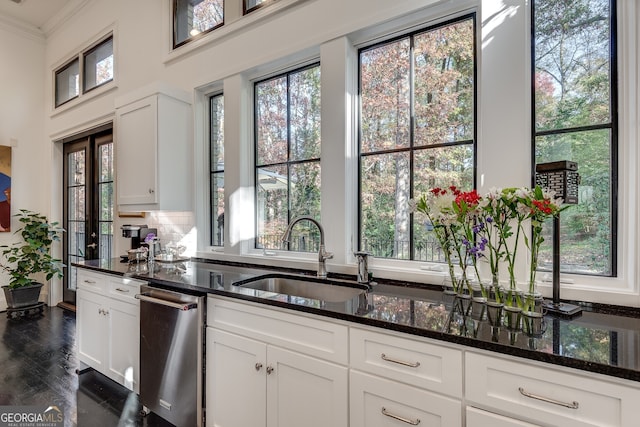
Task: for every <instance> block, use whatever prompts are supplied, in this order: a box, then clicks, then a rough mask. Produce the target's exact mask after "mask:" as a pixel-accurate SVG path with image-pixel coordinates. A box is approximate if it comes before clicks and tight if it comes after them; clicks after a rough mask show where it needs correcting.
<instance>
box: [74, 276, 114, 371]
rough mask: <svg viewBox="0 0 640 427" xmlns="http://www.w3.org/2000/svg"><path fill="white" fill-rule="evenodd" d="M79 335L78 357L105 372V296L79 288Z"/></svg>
mask: <svg viewBox="0 0 640 427" xmlns="http://www.w3.org/2000/svg"><path fill="white" fill-rule="evenodd" d="M77 296H78V301H77V304H78V305H77V307H78V308H77V310H78V311H77V332H76V333H77V336H78V359H79V360H80V361H81V362H84V363H86V364H87V365H89V366H91V367H92V368H94V369H95V370H97V371H100V372H104V370H105V365H106V360H105V358H106V353H107V343H108V337H107V328H106V324H107V323H106V322H105V313H106V307H105V305H104V303H105V300H106V299H105V298H104V297H101V296H100V295H97V294H94V293H93V292H89V291H86V290H84V289H78V295H77Z"/></svg>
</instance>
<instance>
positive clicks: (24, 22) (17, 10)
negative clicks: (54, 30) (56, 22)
mask: <svg viewBox="0 0 640 427" xmlns="http://www.w3.org/2000/svg"><path fill="white" fill-rule="evenodd" d="M69 3H74V1H73V0H22V2H21V3H20V4H17V3H15V2H14V1H13V0H0V18H2V20H3V21H5V22H10V23H14V24H16V25H19V26H23V27H27V28H31V29H38V30H41V31H43V32H46V28H47V24H49V25H51V24H50V22H49V21H51V20H52V19H54V18H55V19H60V17H59V14H60V12H61V11H63V10H65V9H66V8H65V6H68V5H69Z"/></svg>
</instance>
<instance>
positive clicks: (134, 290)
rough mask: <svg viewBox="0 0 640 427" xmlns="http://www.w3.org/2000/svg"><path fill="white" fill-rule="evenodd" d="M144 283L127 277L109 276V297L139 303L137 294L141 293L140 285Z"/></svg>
mask: <svg viewBox="0 0 640 427" xmlns="http://www.w3.org/2000/svg"><path fill="white" fill-rule="evenodd" d="M144 283H145V282H142V281H140V280H133V279H129V278H126V277H117V276H113V277H109V297H111V298H114V299H117V300H120V301H123V302H129V303H135V304H138V300H137V299H136V298H135V296H136V294H138V293H140V285H142V284H144Z"/></svg>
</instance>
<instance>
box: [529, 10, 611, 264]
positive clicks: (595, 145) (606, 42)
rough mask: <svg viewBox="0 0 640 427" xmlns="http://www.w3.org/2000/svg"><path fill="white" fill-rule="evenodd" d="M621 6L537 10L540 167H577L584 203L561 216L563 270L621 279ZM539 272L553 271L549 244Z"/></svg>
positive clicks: (536, 96)
mask: <svg viewBox="0 0 640 427" xmlns="http://www.w3.org/2000/svg"><path fill="white" fill-rule="evenodd" d="M615 16H616V14H615V1H614V0H575V1H571V2H564V1H563V2H558V1H553V0H535V1H534V2H533V38H534V43H533V85H532V87H533V123H534V126H533V144H534V154H535V162H536V163H546V162H551V161H558V160H571V161H574V162H577V163H578V172H579V174H580V178H581V182H580V186H579V203H578V205H575V206H571V207H570V208H568V209H567V210H566V211H564V212H563V213H562V216H561V217H562V218H561V228H560V239H561V251H560V253H561V269H562V271H563V272H567V273H581V274H592V275H603V276H615V275H616V252H615V248H616V217H617V200H616V193H617V117H616V113H617V109H616V105H617V97H616V74H617V72H616V50H615V47H616V43H615V28H616V25H615ZM550 232H551V231H550V230H549V231H548V234H547V236H548V238H547V239H546V241H547V242H548V244H547V246H546V247H545V248H543V250H542V251H541V253H540V257H541V260H540V264H541V266H542V267H545V266H546V267H549V268H550V266H551V264H552V254H551V244H550V241H551V238H550Z"/></svg>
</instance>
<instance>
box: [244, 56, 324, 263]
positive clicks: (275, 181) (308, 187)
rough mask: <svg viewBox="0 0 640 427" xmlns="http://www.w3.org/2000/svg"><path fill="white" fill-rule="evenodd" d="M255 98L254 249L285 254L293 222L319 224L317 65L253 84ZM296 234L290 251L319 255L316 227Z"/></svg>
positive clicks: (303, 225)
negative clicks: (287, 232)
mask: <svg viewBox="0 0 640 427" xmlns="http://www.w3.org/2000/svg"><path fill="white" fill-rule="evenodd" d="M254 94H255V138H256V139H255V141H256V156H255V162H256V163H255V183H256V217H257V218H256V219H257V220H256V224H257V233H256V236H257V240H256V247H257V248H264V249H284V248H283V247H282V242H281V237H282V235H283V233H284V231H285V229H286V227H287V224H288V222H289V221H290V220H291V219H293V218H295V217H297V216H300V215H309V216H312V217H314V218H315V219H317V220H320V65H319V64H315V65H312V66H309V67H305V68H303V69H298V70H295V71H292V72H289V73H286V74H282V75H279V76H276V77H273V78H270V79H268V80H263V81H260V82H257V83H256V84H255V89H254ZM305 227H307V228H305ZM296 231H297V232H296V233H295V234H293V238H292V239H291V240H290V243H289V248H288V249H290V250H296V251H302V252H306V251H317V250H318V247H317V245H318V243H319V242H318V240H319V239H318V237H319V236H318V231H317V229H316V228H315V227H310V226H309V225H308V224H305V223H304V222H303V223H301V224H300V226H296Z"/></svg>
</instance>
